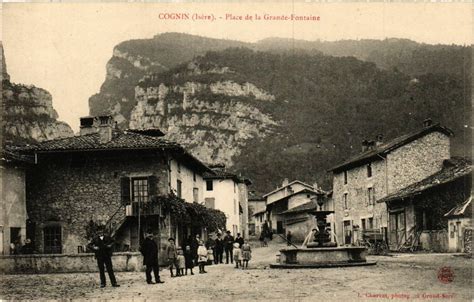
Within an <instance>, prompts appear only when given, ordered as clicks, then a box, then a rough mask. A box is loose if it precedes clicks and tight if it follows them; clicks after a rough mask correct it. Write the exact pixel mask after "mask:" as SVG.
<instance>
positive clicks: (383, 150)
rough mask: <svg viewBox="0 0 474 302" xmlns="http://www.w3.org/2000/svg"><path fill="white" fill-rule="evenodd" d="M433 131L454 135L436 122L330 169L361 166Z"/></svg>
mask: <svg viewBox="0 0 474 302" xmlns="http://www.w3.org/2000/svg"><path fill="white" fill-rule="evenodd" d="M431 132H441V133H444V134H446V135H448V136H452V135H453V132H452V131H451V130H450V129H448V128H446V127H442V126H440V124H434V125H432V126H429V127H425V128H422V129H420V130H417V131H414V132H411V133H408V134H405V135H402V136H399V137H397V138H395V139H393V140H391V141H389V142H387V143H384V144H381V145H379V146H375V147H374V149H371V150H367V151H364V152H362V153H359V154H357V155H356V156H354V157H352V158H350V159H348V160H346V161H345V162H343V163H342V164H339V165H337V166H335V167H332V168H331V169H329V171H333V172H339V171H342V170H345V169H348V168H352V167H357V166H360V165H362V164H364V163H367V162H370V161H371V160H372V159H373V158H377V157H378V156H385V155H387V154H388V153H390V152H392V151H393V150H395V149H398V148H400V147H402V146H404V145H406V144H408V143H411V142H412V141H414V140H416V139H418V138H420V137H423V136H425V135H426V134H429V133H431Z"/></svg>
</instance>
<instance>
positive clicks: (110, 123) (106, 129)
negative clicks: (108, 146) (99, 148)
mask: <svg viewBox="0 0 474 302" xmlns="http://www.w3.org/2000/svg"><path fill="white" fill-rule="evenodd" d="M98 119H99V129H98V132H99V142H100V143H101V144H105V143H108V142H110V141H111V140H112V128H113V127H114V119H113V117H112V116H111V115H102V116H99V117H98Z"/></svg>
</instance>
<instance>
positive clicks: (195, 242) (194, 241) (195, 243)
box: [188, 234, 200, 266]
mask: <svg viewBox="0 0 474 302" xmlns="http://www.w3.org/2000/svg"><path fill="white" fill-rule="evenodd" d="M199 240H200V238H199V235H197V234H196V235H195V236H192V235H189V238H188V244H189V246H190V247H191V255H192V257H193V260H194V265H195V266H197V258H198V253H197V250H198V247H199Z"/></svg>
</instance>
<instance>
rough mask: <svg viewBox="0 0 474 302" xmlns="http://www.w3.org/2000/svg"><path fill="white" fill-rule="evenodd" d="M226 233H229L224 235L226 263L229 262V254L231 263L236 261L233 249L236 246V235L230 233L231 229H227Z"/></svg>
mask: <svg viewBox="0 0 474 302" xmlns="http://www.w3.org/2000/svg"><path fill="white" fill-rule="evenodd" d="M226 233H227V235H225V237H224V249H225V263H226V264H229V256H230V263H234V255H233V252H232V249H233V248H234V247H233V244H234V237H233V236H232V235H231V234H230V231H227V232H226Z"/></svg>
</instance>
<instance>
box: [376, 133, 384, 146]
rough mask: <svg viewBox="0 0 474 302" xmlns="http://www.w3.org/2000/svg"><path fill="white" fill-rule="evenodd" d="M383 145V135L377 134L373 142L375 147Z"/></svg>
mask: <svg viewBox="0 0 474 302" xmlns="http://www.w3.org/2000/svg"><path fill="white" fill-rule="evenodd" d="M381 144H383V134H378V135H377V137H376V140H375V146H380V145H381Z"/></svg>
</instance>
